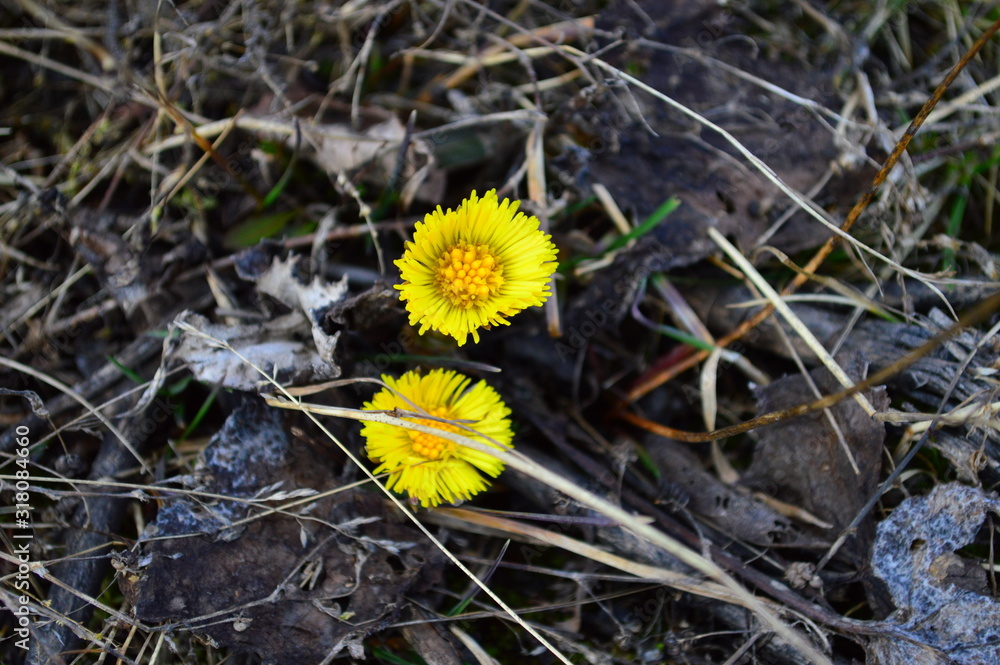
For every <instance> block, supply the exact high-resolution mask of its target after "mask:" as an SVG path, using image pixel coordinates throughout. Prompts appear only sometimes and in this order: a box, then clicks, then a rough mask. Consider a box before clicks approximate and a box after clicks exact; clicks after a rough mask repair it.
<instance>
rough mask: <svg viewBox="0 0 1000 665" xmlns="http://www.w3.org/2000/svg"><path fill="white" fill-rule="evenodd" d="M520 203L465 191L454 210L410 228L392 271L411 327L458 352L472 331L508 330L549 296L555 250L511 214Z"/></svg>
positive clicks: (475, 334) (532, 225) (527, 220)
mask: <svg viewBox="0 0 1000 665" xmlns="http://www.w3.org/2000/svg"><path fill="white" fill-rule="evenodd" d="M519 205H520V201H513V202H511V201H509V200H508V199H504V200H503V202H502V203H501V202H500V201H498V200H497V194H496V190H490V191H488V192H486V194H485V195H483V198H479V197H477V196H476V192H472V194H470V195H469V198H467V199H465V200H464V201H462V205H460V206H459V207H458V209H457V210H452V209H450V208H449V209H448V211H447V212H445V211H443V210H441V206H438V208H437V210H435V211H434V212H432V213H429V214H428V215H427V216H426V217H424V221H423V222H417V225H416V231H415V232H414V234H413V240H412V242H407V243H406V251H405V252H404V253H403V257H402V258H401V259H399V260H397V261H396V262H395V263H396V266H398V267H399V269H400V272H401V274H402V278H403V283H402V284H399V285H397V286H396V288H397V289H399V291H400V298H402V299H403V300H404V301H405V302H406V309H407V311H408V312H409V313H410V325H413V326H416V325H419V326H420V334H424V333H425V332H426V331H427V330H428V329H433V330H437V331H439V332H441V333H443V334H445V335H449V336H451V337H454V338H455V340H456V341H457V342H458V345H459V346H462V345H463V344H465V342H466V338H467V337H468V335H470V334H471V335H472V339H473V340H474V341H475V342H479V329H480V328H489V327H490V326H494V325H497V324H504V325H508V324H509V323H510V322H509V321H508V320H507V317H510V316H513V315H514V314H517V313H518V312H520V311H521V310H522V309H526V308H528V307H534V306H536V305H541V304H542V303H544V302H545V300H546V299H547V298H548V297H549V296H550V295H552V293H551V291H550V290H549V282H550V281H551V277H552V273H553V272H554V271H555V269H556V262H555V259H556V247H555V245H553V244H552V242H551V241H550V236H549V235H548V234H546V233H544V232H543V231H541V230H540V229H539V228H538V225H539V222H538V218H536V217H529V216H527V215H525V214H524V213H523V212H518V211H517V209H518V206H519Z"/></svg>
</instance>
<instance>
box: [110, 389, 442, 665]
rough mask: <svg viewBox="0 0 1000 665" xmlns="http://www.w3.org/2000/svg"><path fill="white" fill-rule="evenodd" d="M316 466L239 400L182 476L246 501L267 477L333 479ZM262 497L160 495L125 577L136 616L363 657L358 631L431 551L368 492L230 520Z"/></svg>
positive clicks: (223, 637)
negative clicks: (192, 469) (189, 473)
mask: <svg viewBox="0 0 1000 665" xmlns="http://www.w3.org/2000/svg"><path fill="white" fill-rule="evenodd" d="M325 466H326V464H325V463H324V460H322V459H318V458H317V456H316V454H315V451H314V450H313V449H311V448H308V447H306V446H301V445H299V446H297V445H295V443H293V442H292V441H290V440H289V438H288V436H287V434H286V433H285V431H284V429H283V427H282V424H281V420H280V416H279V415H277V413H276V412H275V411H273V410H270V409H266V408H265V407H263V406H261V405H260V404H259V403H257V402H247V403H246V404H244V405H243V406H242V407H240V408H239V409H237V410H236V411H235V412H234V413H233V414H232V415H231V416H230V418H229V419H228V420H227V421H226V424H225V426H224V427H223V429H222V430H220V432H219V433H218V434H216V436H215V437H213V439H212V442H211V443H210V444H209V446H208V448H206V450H205V452H204V454H203V460H202V462H201V465H200V466H199V468H198V470H197V473H196V474H195V476H194V477H193V478H185V479H183V480H186V481H187V482H186V484H188V485H191V484H193V483H200V484H198V485H197V489H199V490H202V491H206V492H211V493H213V494H219V495H224V496H228V497H233V498H234V499H238V498H243V499H249V498H252V497H260V496H268V497H269V496H271V495H272V494H273V492H274V489H275V488H276V487H281V488H283V489H284V490H285V491H292V490H294V489H301V488H303V487H308V488H312V489H318V490H321V491H322V490H329V489H332V488H334V487H335V485H336V483H335V482H334V481H333V480H332V479H331V477H330V474H329V473H327V472H326V470H325ZM271 505H274V504H272V503H267V504H264V506H260V505H258V506H257V507H255V508H252V509H251V508H250V507H249V505H248V504H247V503H246V502H245V501H237V500H231V501H230V500H217V501H211V500H210V499H207V498H205V497H198V496H189V495H181V496H180V497H179V498H176V499H174V500H171V501H168V502H167V503H166V505H165V506H164V507H163V508H162V509H161V510H160V513H159V515H158V516H157V519H156V521H155V522H154V523H153V524H151V525H150V527H149V528H148V529H147V531H146V533H144V535H143V540H142V545H141V547H142V550H141V554H140V556H139V566H140V567H139V568H138V569H137V570H136V571H133V574H132V575H130V576H129V577H130V578H131V583H130V584H126V590H127V592H128V593H129V594H131V596H132V597H134V598H135V606H136V616H137V617H138V618H139V619H140V620H142V621H144V622H170V623H171V625H172V627H173V628H174V629H184V630H192V631H195V632H197V633H199V634H204V635H207V636H208V637H210V638H211V639H212V640H214V641H215V642H216V643H218V644H219V645H222V646H229V647H232V648H234V649H236V650H237V651H240V652H250V653H255V654H257V655H258V656H259V657H260V658H261V659H262V660H263V662H265V663H282V664H284V665H297V664H298V663H302V664H303V665H306V664H308V665H313V664H315V663H318V662H320V661H322V660H323V659H324V658H326V657H327V656H328V655H336V654H337V653H340V652H342V651H345V650H346V651H348V652H350V654H351V655H352V656H353V657H356V658H357V657H363V653H362V652H361V639H362V638H364V637H365V636H366V635H368V634H370V633H371V632H373V631H376V630H378V629H379V628H380V627H381V626H383V625H384V622H385V621H387V620H389V619H390V618H391V617H393V616H394V615H395V613H396V612H397V611H398V610H399V609H400V608H401V607H402V606H403V604H404V598H403V595H404V593H406V592H407V590H409V589H410V587H411V586H412V585H413V584H414V583H415V582H416V581H417V579H418V577H419V575H420V573H421V570H422V569H423V566H424V564H425V562H426V561H427V560H428V559H429V558H431V557H432V556H433V555H434V552H433V551H430V550H429V549H428V547H427V545H426V544H424V543H423V541H422V538H421V534H420V533H419V532H417V531H416V530H414V529H412V528H411V527H409V526H407V525H404V524H401V523H399V522H398V520H397V519H396V516H395V515H394V514H393V513H392V512H390V510H389V509H388V508H387V507H386V504H385V503H384V502H383V501H381V500H380V498H379V497H378V496H377V495H375V494H371V493H366V492H360V491H358V490H352V491H347V492H343V493H337V494H333V495H332V496H330V497H327V498H318V499H317V500H316V501H314V502H311V503H306V504H302V505H299V506H297V507H294V508H290V509H288V511H286V512H283V513H275V514H271V515H267V516H264V517H260V518H259V519H254V520H252V521H249V523H243V524H238V522H240V520H242V519H243V518H246V517H253V516H254V515H256V514H258V513H259V511H260V508H261V507H269V506H271ZM185 536H186V537H185ZM192 536H193V537H192ZM123 577H124V576H123ZM136 578H137V579H136Z"/></svg>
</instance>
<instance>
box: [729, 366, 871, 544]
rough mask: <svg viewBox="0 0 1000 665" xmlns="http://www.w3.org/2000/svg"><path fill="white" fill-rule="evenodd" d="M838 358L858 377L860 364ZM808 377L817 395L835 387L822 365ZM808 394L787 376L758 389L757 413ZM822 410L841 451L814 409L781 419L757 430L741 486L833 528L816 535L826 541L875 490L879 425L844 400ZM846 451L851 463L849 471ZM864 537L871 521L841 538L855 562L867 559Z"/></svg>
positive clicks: (795, 402) (861, 372)
mask: <svg viewBox="0 0 1000 665" xmlns="http://www.w3.org/2000/svg"><path fill="white" fill-rule="evenodd" d="M840 360H841V366H842V367H843V369H844V371H845V372H846V373H847V374H848V376H850V377H851V379H852V380H854V381H857V380H860V379H861V378H864V374H865V368H866V364H865V363H864V361H863V360H862V359H861V358H860V357H857V356H855V357H852V358H849V359H848V360H847V362H843V357H841V358H840ZM810 376H811V377H812V379H813V381H814V382H815V384H816V387H817V388H818V389H819V391H820V393H821V394H823V395H827V394H830V393H832V392H835V391H836V390H838V389H839V387H840V386H839V384H838V383H837V382H836V381H835V380H834V379H833V377H832V376H831V375H830V373H829V372H828V371H827V370H826V369H825V368H819V369H816V370H813V371H812V372H811V373H810ZM811 396H812V391H811V390H810V388H809V386H808V384H807V382H806V380H805V379H804V378H803V377H802V376H797V375H796V376H788V377H785V378H783V379H779V380H777V381H774V382H773V383H771V384H769V385H768V386H766V387H764V388H762V389H760V390H759V392H758V402H759V410H760V412H761V413H769V412H772V411H779V410H781V409H785V408H788V407H791V406H795V405H798V404H801V403H803V402H804V401H807V400H808V399H809V398H810V397H811ZM865 396H866V397H867V398H868V399H869V401H870V402H871V403H872V404H873V405H874V406H875V408H876V409H879V410H884V409H885V408H886V407H887V406H888V402H889V400H888V397H887V396H886V393H885V389H884V388H881V387H880V388H877V389H874V390H870V391H867V392H866V393H865ZM830 413H831V415H832V416H833V419H834V420H835V421H836V423H837V425H838V426H839V428H840V432H841V433H842V434H843V442H844V443H846V444H847V448H848V450H845V449H844V446H843V445H842V443H841V441H840V439H839V437H838V435H837V432H836V431H835V430H834V428H833V426H832V425H831V424H830V421H829V420H828V418H827V416H826V415H825V414H824V413H823V412H822V411H819V412H816V413H811V414H808V415H806V416H800V417H798V418H793V419H791V420H784V421H781V422H779V423H777V424H775V425H771V426H768V427H764V428H762V429H761V430H760V431H759V433H760V434H759V435H760V440H759V443H758V444H757V448H756V451H755V452H754V457H753V462H752V463H751V465H750V468H749V469H748V470H747V472H746V474H744V476H743V478H742V481H741V482H742V483H743V485H744V486H746V487H749V488H751V489H754V490H757V491H760V492H763V493H765V494H767V495H769V496H772V497H774V498H776V499H778V500H780V501H783V502H785V503H787V504H791V505H793V506H797V507H799V508H801V509H802V510H805V511H806V512H808V513H810V514H811V515H814V516H816V517H818V518H819V519H820V520H822V521H823V522H826V523H828V524H831V525H833V530H832V531H830V532H827V533H825V534H824V535H825V536H827V537H831V538H832V537H836V536H837V535H839V533H840V531H841V530H842V529H844V528H845V527H846V526H847V525H848V524H850V523H851V521H852V520H853V519H854V518H855V516H856V515H857V514H858V512H859V511H860V510H861V508H862V507H863V506H864V504H865V502H866V501H867V500H868V498H869V497H870V496H871V495H872V492H874V491H875V488H876V486H877V484H878V478H879V471H880V469H881V455H882V443H883V440H884V438H885V425H883V424H882V423H880V422H877V421H875V420H872V419H871V418H869V417H868V415H867V414H865V412H864V411H862V410H861V407H859V406H858V404H857V403H856V402H854V401H853V400H844V401H843V402H841V403H840V404H838V405H836V406H835V407H833V408H831V409H830ZM848 454H849V455H851V456H852V457H853V459H854V461H855V462H856V464H857V469H858V471H857V472H855V469H854V465H853V464H852V463H851V460H850V459H849V458H848ZM870 538H871V524H870V522H865V523H863V524H862V526H861V528H859V529H858V532H857V533H856V534H855V535H854V536H852V537H851V538H850V539H849V540H848V541H847V548H848V553H849V554H853V555H854V557H855V560H856V561H861V560H863V559H864V558H865V557H866V556H867V546H868V543H869V542H870Z"/></svg>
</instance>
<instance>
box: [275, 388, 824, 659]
mask: <svg viewBox="0 0 1000 665" xmlns="http://www.w3.org/2000/svg"><path fill="white" fill-rule="evenodd" d="M265 399H266V400H267V403H268V404H269V405H271V406H275V407H279V408H286V409H295V410H298V411H303V412H305V413H307V414H320V415H329V416H336V417H340V418H349V419H352V420H363V421H369V422H379V423H384V424H387V425H395V426H397V427H403V428H406V429H412V430H416V431H418V432H423V433H425V434H431V435H433V436H438V437H441V438H444V439H448V440H450V441H453V442H455V443H457V444H459V445H463V446H466V447H468V448H472V449H473V450H477V451H480V452H484V453H487V454H489V455H493V456H495V457H496V458H497V459H499V460H501V461H503V462H504V464H506V465H508V466H510V467H511V468H514V469H517V470H518V471H520V472H522V473H524V474H526V475H529V476H531V477H532V478H535V479H536V480H539V481H541V482H543V483H545V484H546V485H548V486H549V487H551V488H553V489H555V490H557V491H559V492H562V493H563V494H565V495H567V496H569V497H571V498H573V499H576V500H577V501H579V502H580V503H582V504H584V505H586V506H588V507H589V508H592V509H593V510H596V511H598V512H599V513H601V514H603V515H605V516H607V517H609V518H611V519H612V520H614V521H615V522H616V523H617V524H619V525H621V526H622V527H624V528H626V529H628V530H629V531H631V532H632V533H634V534H635V535H637V536H639V537H640V538H643V539H645V540H647V541H649V542H650V543H652V544H653V545H655V546H657V547H660V548H661V549H663V550H665V551H667V552H669V553H670V554H672V555H673V556H675V557H677V558H678V559H680V561H681V562H682V563H684V564H686V565H688V566H690V567H692V568H694V569H695V570H697V571H699V572H701V573H704V574H706V575H708V576H709V577H711V578H712V579H714V580H715V581H717V582H719V583H720V584H721V585H723V586H724V587H726V589H728V590H729V591H730V592H732V593H733V594H734V596H736V597H737V598H738V599H739V600H740V601H741V605H742V606H744V607H747V608H749V609H751V610H752V611H753V612H754V614H755V615H756V616H757V617H758V618H759V619H760V620H761V621H762V622H764V623H766V624H767V625H768V627H769V628H770V629H772V630H774V631H775V632H776V633H777V634H778V635H780V636H781V637H782V638H783V639H784V640H786V641H787V642H788V643H789V644H790V645H791V646H792V647H793V648H795V649H796V650H797V651H798V652H799V653H801V654H802V655H803V656H804V657H806V658H807V659H808V660H809V661H811V662H813V663H816V664H823V665H829V664H830V660H829V659H828V658H827V657H826V656H825V655H823V654H822V653H820V652H819V651H818V650H817V649H816V647H814V646H813V645H812V644H810V643H809V642H808V641H807V640H806V639H805V638H804V637H803V636H802V635H801V634H799V633H798V632H796V631H794V630H792V629H791V628H790V627H789V626H787V625H786V624H785V623H783V622H782V621H781V619H779V618H778V617H777V616H776V615H775V614H774V613H773V612H772V611H771V610H769V609H767V608H766V607H765V606H764V604H763V603H762V602H761V601H760V600H759V599H757V598H756V597H754V596H753V595H752V594H751V593H749V592H748V591H747V590H746V589H745V588H743V586H741V585H740V584H739V583H738V582H736V581H735V580H734V579H733V578H731V577H730V576H729V575H728V574H727V573H726V572H725V571H724V570H723V569H722V568H720V567H719V566H718V565H717V564H716V563H714V562H713V561H710V560H709V559H706V558H705V557H703V556H701V555H700V554H697V553H696V552H693V551H691V550H689V549H688V548H686V547H684V546H683V545H681V544H680V543H679V542H678V541H676V540H674V539H673V538H672V537H670V536H668V535H667V534H665V533H663V532H662V531H660V530H658V529H656V528H654V527H652V526H650V525H649V524H647V523H646V521H645V520H643V519H637V518H636V516H634V515H632V514H631V513H628V512H626V511H625V510H623V509H622V508H620V507H619V506H617V505H615V504H613V503H611V502H609V501H608V500H606V499H604V498H602V497H599V496H597V495H596V494H593V493H592V492H589V491H587V490H585V489H584V488H582V487H579V486H578V485H576V484H574V483H573V482H571V481H569V480H567V479H565V478H563V477H562V476H560V475H558V474H555V473H553V472H552V471H550V470H549V469H547V468H545V467H544V466H542V465H540V464H538V463H537V462H535V461H534V460H532V459H531V458H528V457H526V456H524V455H522V454H520V453H518V452H517V451H516V450H498V449H496V448H493V447H491V446H487V445H485V444H482V443H479V442H477V441H474V440H472V439H470V438H468V437H465V436H461V435H459V434H453V433H451V432H447V431H445V430H442V429H438V428H434V427H426V426H424V425H421V424H419V423H415V422H413V421H411V420H404V419H403V418H402V417H396V416H397V415H399V416H405V417H417V418H425V417H426V415H425V414H409V413H402V412H395V413H396V415H391V414H389V413H385V412H378V411H360V410H356V409H345V408H340V407H331V406H323V405H319V404H304V403H302V402H290V401H285V400H284V399H281V398H277V397H274V396H265ZM317 424H319V423H318V421H317ZM361 468H363V469H365V471H366V473H370V472H368V471H367V469H366V468H365V467H364V466H362V467H361ZM390 495H391V493H390ZM392 498H393V500H394V502H398V501H399V500H398V499H396V498H395V497H394V496H393V497H392ZM425 533H428V532H426V531H425ZM428 535H429V533H428ZM463 569H464V567H463ZM463 572H464V570H463ZM466 574H467V575H470V576H471V571H470V572H467V573H466ZM473 579H477V578H473ZM481 588H482V589H483V590H484V591H486V592H487V593H488V594H489V595H490V597H491V598H493V600H494V602H498V603H502V601H500V599H499V598H498V597H496V595H495V594H494V593H493V592H492V591H490V590H489V589H488V588H486V587H485V585H482V586H481ZM501 606H502V607H504V608H505V609H506V605H501ZM522 627H526V626H522ZM526 628H527V627H526ZM529 632H531V631H529ZM533 635H534V633H533ZM536 639H539V640H540V641H541V640H542V638H541V636H540V635H538V636H536ZM543 643H544V642H543Z"/></svg>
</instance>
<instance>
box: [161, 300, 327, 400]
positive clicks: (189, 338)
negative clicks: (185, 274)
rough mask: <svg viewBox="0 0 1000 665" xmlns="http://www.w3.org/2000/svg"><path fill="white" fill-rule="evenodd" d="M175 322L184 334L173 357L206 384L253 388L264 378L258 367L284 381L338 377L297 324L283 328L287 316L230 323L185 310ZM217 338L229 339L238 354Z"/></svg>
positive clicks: (225, 340) (253, 389)
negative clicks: (256, 322) (302, 337)
mask: <svg viewBox="0 0 1000 665" xmlns="http://www.w3.org/2000/svg"><path fill="white" fill-rule="evenodd" d="M299 316H300V317H301V315H299ZM174 323H175V325H177V326H178V327H180V328H181V329H182V330H184V335H183V337H182V339H181V341H180V344H179V345H178V346H177V347H176V349H174V350H173V354H172V357H173V358H174V359H175V360H177V361H180V362H185V363H188V366H189V367H190V369H191V372H192V373H193V374H194V375H195V377H196V378H197V379H198V380H199V381H203V382H205V383H208V384H212V385H219V386H222V387H224V388H232V389H235V390H243V391H247V392H253V391H256V389H257V385H258V384H259V383H260V382H261V381H262V380H264V377H263V376H261V374H260V372H259V371H258V369H259V370H261V371H263V372H264V374H265V375H267V376H269V377H272V378H274V379H276V380H277V381H278V382H280V383H286V382H289V383H307V382H314V381H325V380H328V379H333V378H336V377H337V376H339V375H340V369H339V368H338V367H337V366H336V365H334V364H332V363H330V362H329V361H327V360H325V359H324V358H323V357H322V356H321V355H320V353H319V352H318V351H317V350H316V349H315V348H314V347H313V345H312V344H307V343H305V342H303V341H301V340H300V339H299V338H298V336H297V335H296V334H295V331H294V328H293V329H292V330H289V329H288V328H287V327H285V326H283V325H282V323H284V320H283V319H278V320H275V321H271V322H268V323H265V324H262V325H249V324H244V325H232V326H228V325H223V324H216V323H211V322H210V321H209V320H208V319H206V318H205V317H203V316H201V315H200V314H195V313H194V312H184V313H182V314H181V315H180V316H178V317H177V319H176V320H175V322H174ZM303 323H304V320H303ZM215 340H218V341H221V342H225V343H226V344H228V345H229V346H230V347H232V348H233V350H235V351H236V352H237V353H239V354H240V355H239V356H237V355H236V354H235V353H233V352H232V351H230V350H229V349H228V348H225V347H223V346H220V345H219V342H218V341H215ZM240 356H242V358H241V357H240ZM255 367H256V368H257V369H255Z"/></svg>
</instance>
